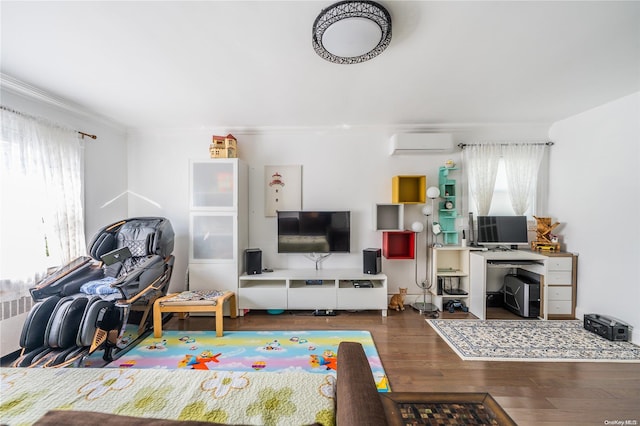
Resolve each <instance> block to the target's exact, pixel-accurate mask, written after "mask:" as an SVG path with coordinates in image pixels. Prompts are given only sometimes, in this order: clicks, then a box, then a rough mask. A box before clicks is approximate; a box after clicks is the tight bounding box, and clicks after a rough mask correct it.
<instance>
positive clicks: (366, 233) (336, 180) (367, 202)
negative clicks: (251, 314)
mask: <svg viewBox="0 0 640 426" xmlns="http://www.w3.org/2000/svg"><path fill="white" fill-rule="evenodd" d="M441 130H442V129H441ZM448 130H451V129H448ZM228 131H231V133H233V134H234V136H236V138H237V139H238V145H239V148H238V151H239V157H240V158H241V159H242V160H244V161H245V162H247V164H248V165H249V180H250V181H249V208H250V216H249V228H250V229H249V239H250V242H249V244H250V246H251V247H257V248H260V249H262V251H263V265H264V266H268V267H271V268H276V269H277V268H313V267H314V264H313V263H312V262H311V261H310V260H308V259H306V258H305V257H304V256H303V255H290V254H289V255H284V254H278V253H277V249H276V222H275V218H273V217H265V215H264V186H265V182H264V166H265V165H294V164H299V165H302V182H303V183H302V193H303V194H302V199H303V202H302V207H303V209H308V210H311V209H318V210H329V209H336V210H338V209H339V210H350V211H351V212H352V241H351V250H352V252H351V253H350V254H334V255H332V256H331V257H329V258H328V259H327V260H326V261H325V262H324V268H326V269H329V268H355V269H359V268H361V267H362V250H363V249H364V248H368V247H382V234H381V232H376V231H374V230H373V217H372V213H373V207H374V205H375V203H390V202H391V179H392V177H393V176H394V175H414V174H415V175H426V176H427V185H428V186H430V185H437V174H438V167H440V166H442V165H444V162H445V161H446V160H447V159H450V158H451V159H453V160H454V161H456V162H460V157H461V155H460V151H459V150H458V149H456V150H455V151H454V152H453V153H451V154H441V155H433V156H403V157H391V156H389V149H390V147H389V138H390V136H391V134H392V133H394V132H395V131H390V130H388V129H380V128H358V129H336V128H331V129H329V128H323V129H280V130H278V129H264V130H261V131H252V132H243V131H241V130H234V129H210V128H199V129H193V128H192V129H173V130H165V129H158V130H154V129H151V130H149V129H137V130H135V131H132V132H130V134H129V144H128V146H129V155H128V157H129V189H130V190H131V191H134V192H136V193H137V194H140V195H142V196H144V197H146V198H149V199H151V200H152V201H154V203H157V204H160V206H161V208H158V207H156V206H155V205H153V204H152V203H148V202H146V201H144V200H142V199H137V198H135V197H132V198H130V201H129V214H130V215H131V216H140V215H162V216H166V217H168V218H169V219H170V220H171V222H172V224H173V227H174V229H175V232H176V248H175V251H174V254H175V255H176V268H175V271H174V276H173V279H172V283H171V290H181V289H183V288H184V274H185V270H186V267H187V247H188V245H187V237H188V230H189V229H188V228H189V226H188V165H189V160H190V159H206V158H209V151H208V147H209V143H210V140H211V135H213V134H219V135H223V134H226V133H227V132H228ZM444 131H447V129H445V130H444ZM547 131H548V126H527V127H524V126H515V127H513V126H510V127H505V126H494V127H493V128H482V129H479V128H473V129H472V128H457V129H453V131H452V133H454V139H455V140H456V141H466V142H470V141H473V140H477V139H490V138H497V139H504V138H508V137H513V138H519V139H523V138H542V139H544V138H545V137H546V133H547ZM461 190H462V189H461ZM134 198H135V199H134ZM463 206H466V203H463ZM421 207H422V206H417V205H407V206H406V212H405V226H406V227H407V228H409V227H410V226H411V223H412V222H413V221H415V220H422V221H423V220H424V216H422V214H421V213H420V210H421ZM465 216H466V213H465ZM462 225H466V217H465V219H464V220H461V226H462ZM419 241H420V243H421V244H422V245H421V246H420V247H419V255H420V258H419V259H418V262H419V274H418V275H419V279H420V280H423V279H424V278H425V273H424V271H425V263H424V251H425V249H424V248H425V247H424V234H422V235H421V236H420V240H419ZM414 265H415V263H414V261H412V260H386V259H384V258H383V272H385V273H386V274H387V275H388V277H389V287H390V289H389V291H390V292H391V293H394V292H396V291H397V288H398V287H408V288H409V292H410V293H412V294H416V295H417V294H418V293H419V292H420V289H419V288H418V287H417V286H416V285H415V278H414V275H415V269H414V268H415V266H414ZM409 302H413V300H409Z"/></svg>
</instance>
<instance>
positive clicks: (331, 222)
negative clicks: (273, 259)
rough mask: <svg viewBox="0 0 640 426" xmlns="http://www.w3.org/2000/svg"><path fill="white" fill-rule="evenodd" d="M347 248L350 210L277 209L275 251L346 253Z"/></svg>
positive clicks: (347, 251)
mask: <svg viewBox="0 0 640 426" xmlns="http://www.w3.org/2000/svg"><path fill="white" fill-rule="evenodd" d="M350 249H351V213H350V212H348V211H279V212H278V253H349V252H350V251H351V250H350Z"/></svg>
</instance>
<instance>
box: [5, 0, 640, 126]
mask: <svg viewBox="0 0 640 426" xmlns="http://www.w3.org/2000/svg"><path fill="white" fill-rule="evenodd" d="M331 3H332V1H331V0H329V1H322V2H315V1H254V2H245V1H229V2H222V1H199V2H187V1H163V2H151V1H142V2H127V1H108V2H97V1H69V2H62V1H45V2H30V1H29V2H24V1H17V2H14V1H4V0H2V2H1V3H0V7H1V9H0V12H1V20H2V21H1V24H2V34H1V35H2V39H1V41H2V57H1V60H2V62H1V71H2V73H3V74H5V75H7V76H10V77H13V78H16V79H18V80H20V81H21V82H24V83H26V84H28V85H32V86H35V87H37V88H39V89H42V90H44V91H46V92H48V93H50V94H52V95H54V96H57V97H61V98H64V99H66V100H69V101H70V102H72V103H75V104H78V105H81V106H82V107H85V108H87V109H88V110H90V111H92V112H94V113H96V114H99V115H102V116H105V117H107V118H109V119H110V120H113V121H115V122H117V123H120V124H122V125H123V126H125V127H129V128H134V127H193V126H225V127H243V128H259V127H279V126H283V127H289V126H293V127H306V126H341V125H351V126H369V125H429V124H460V123H467V124H469V123H473V124H477V123H551V122H553V121H556V120H559V119H562V118H565V117H568V116H570V115H573V114H576V113H579V112H582V111H585V110H587V109H589V108H592V107H595V106H598V105H601V104H603V103H606V102H608V101H611V100H614V99H617V98H619V97H621V96H624V95H627V94H630V93H633V92H636V91H639V90H640V2H637V1H627V2H613V1H605V2H592V1H589V2H583V1H568V2H561V1H550V2H540V1H534V2H525V1H513V2H482V1H472V2H430V1H408V2H406V1H381V2H380V3H381V4H383V5H384V6H385V7H386V8H387V9H388V10H389V12H390V14H391V16H392V20H393V38H392V41H391V45H390V46H389V48H388V49H387V50H386V51H385V52H383V53H382V54H381V55H380V56H378V57H376V58H374V59H373V60H371V61H368V62H365V63H361V64H356V65H337V64H333V63H329V62H327V61H325V60H323V59H322V58H320V57H319V56H317V55H316V53H315V52H314V50H313V48H312V46H311V27H312V24H313V21H314V19H315V18H316V16H317V15H318V13H319V12H320V10H321V9H322V8H323V7H327V6H329V5H330V4H331Z"/></svg>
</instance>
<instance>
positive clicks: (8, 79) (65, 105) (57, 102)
mask: <svg viewBox="0 0 640 426" xmlns="http://www.w3.org/2000/svg"><path fill="white" fill-rule="evenodd" d="M0 88H2V90H6V91H7V92H10V93H13V94H15V95H18V96H22V97H24V98H27V99H29V100H32V101H35V102H39V103H43V104H48V105H51V106H54V107H56V108H59V109H61V110H63V111H66V112H69V113H71V114H74V115H78V116H81V117H84V118H89V119H92V120H94V121H97V122H100V123H102V124H106V125H108V126H110V127H113V128H117V129H124V127H123V126H122V125H121V124H119V123H116V122H115V121H113V120H111V119H109V118H107V117H105V116H102V115H100V114H97V113H95V112H93V111H90V110H88V109H87V108H86V107H83V106H82V105H79V104H76V103H74V102H71V101H69V100H68V99H64V98H61V97H59V96H56V95H53V94H51V93H49V92H47V91H45V90H42V89H40V88H38V87H36V86H33V85H30V84H28V83H25V82H24V81H22V80H19V79H17V78H15V77H12V76H10V75H8V74H5V73H0Z"/></svg>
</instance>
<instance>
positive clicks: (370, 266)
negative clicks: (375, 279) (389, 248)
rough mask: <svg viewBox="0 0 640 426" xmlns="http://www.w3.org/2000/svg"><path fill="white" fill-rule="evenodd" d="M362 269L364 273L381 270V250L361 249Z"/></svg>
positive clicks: (375, 272) (373, 272) (376, 272)
mask: <svg viewBox="0 0 640 426" xmlns="http://www.w3.org/2000/svg"><path fill="white" fill-rule="evenodd" d="M362 261H363V269H362V272H364V273H365V274H372V275H375V274H379V273H380V272H382V250H380V249H379V248H367V249H364V250H362Z"/></svg>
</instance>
